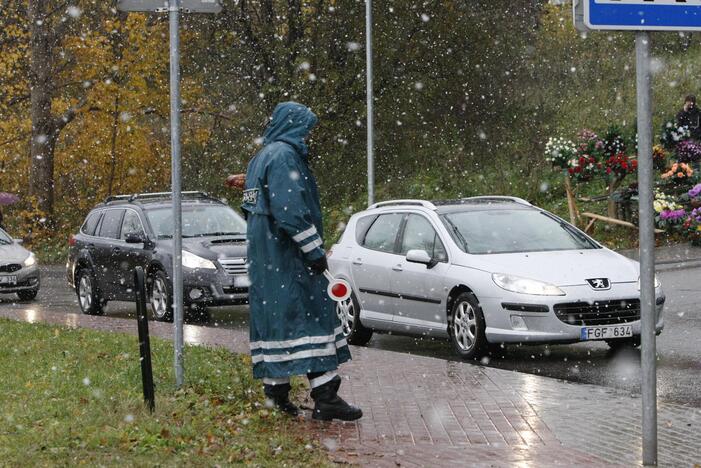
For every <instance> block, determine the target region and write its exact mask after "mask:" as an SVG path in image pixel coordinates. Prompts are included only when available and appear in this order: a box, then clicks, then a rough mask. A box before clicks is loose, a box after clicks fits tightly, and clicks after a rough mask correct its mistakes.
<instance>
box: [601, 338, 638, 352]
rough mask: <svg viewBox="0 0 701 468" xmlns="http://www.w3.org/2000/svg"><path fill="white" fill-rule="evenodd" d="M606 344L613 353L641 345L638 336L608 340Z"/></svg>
mask: <svg viewBox="0 0 701 468" xmlns="http://www.w3.org/2000/svg"><path fill="white" fill-rule="evenodd" d="M606 344H607V345H609V348H611V349H613V350H614V351H617V350H619V349H624V348H631V349H632V348H639V347H640V344H641V341H640V335H635V336H632V337H630V338H619V339H617V340H608V341H606Z"/></svg>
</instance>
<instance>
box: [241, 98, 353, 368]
mask: <svg viewBox="0 0 701 468" xmlns="http://www.w3.org/2000/svg"><path fill="white" fill-rule="evenodd" d="M316 123H317V117H316V116H315V115H314V113H313V112H312V111H311V110H310V109H309V108H307V107H305V106H302V105H300V104H297V103H294V102H286V103H282V104H279V105H278V106H277V107H276V108H275V111H274V112H273V117H272V120H271V122H270V123H269V124H268V127H267V129H266V131H265V134H264V140H263V144H264V147H263V149H262V150H261V151H260V152H259V153H258V154H257V155H256V156H255V157H254V158H253V159H252V160H251V162H250V163H249V165H248V171H247V174H246V187H245V190H244V197H243V205H242V208H243V210H244V212H245V213H246V215H247V219H248V234H247V237H248V274H249V276H250V279H251V283H252V284H251V288H250V291H249V295H250V314H251V319H250V322H251V330H250V337H251V358H252V360H253V375H254V376H255V377H256V378H259V379H260V378H282V377H288V376H291V375H301V374H307V373H309V372H326V371H331V370H334V369H336V368H337V367H338V365H339V364H340V363H342V362H345V361H347V360H349V359H350V351H349V349H348V344H347V343H346V340H345V339H344V337H343V335H342V333H341V324H340V321H339V319H338V317H337V315H336V313H335V310H334V304H333V302H332V301H331V299H330V298H329V297H328V295H327V293H326V288H327V285H328V281H327V280H326V279H325V278H324V277H323V276H322V275H315V274H313V273H311V272H310V271H309V269H308V268H307V267H308V265H309V264H310V263H311V262H313V261H314V260H317V259H319V258H321V257H322V256H323V255H325V252H324V249H323V241H322V235H323V231H322V222H321V208H320V203H319V193H318V189H317V185H316V180H315V178H314V175H313V174H312V173H311V171H310V170H309V167H308V165H307V155H308V149H307V146H306V145H305V143H304V139H305V138H306V136H307V135H308V134H309V131H310V130H311V129H312V128H313V127H314V125H316Z"/></svg>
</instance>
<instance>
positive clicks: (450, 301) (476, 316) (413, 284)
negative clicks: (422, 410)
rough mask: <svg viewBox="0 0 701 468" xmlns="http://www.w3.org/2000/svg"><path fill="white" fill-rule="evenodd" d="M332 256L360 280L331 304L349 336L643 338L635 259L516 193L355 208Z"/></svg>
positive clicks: (464, 344)
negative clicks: (345, 296)
mask: <svg viewBox="0 0 701 468" xmlns="http://www.w3.org/2000/svg"><path fill="white" fill-rule="evenodd" d="M329 265H330V269H331V272H332V273H333V274H334V275H335V276H336V277H338V278H342V279H344V280H346V281H348V282H349V283H350V284H351V286H352V289H353V294H352V296H351V297H350V299H348V300H347V301H345V302H341V303H339V304H338V305H337V309H336V311H337V313H338V316H339V317H340V319H341V322H342V324H343V327H344V332H345V333H346V335H347V336H348V341H349V342H351V343H354V344H365V343H367V342H368V341H369V340H370V338H371V336H372V334H373V332H384V333H394V334H406V335H418V336H435V337H448V338H449V339H450V341H451V342H452V344H453V347H454V349H455V351H456V352H457V353H458V355H460V356H461V357H463V358H465V359H474V358H478V357H480V356H482V355H484V354H485V353H486V352H487V351H488V350H489V348H490V345H501V344H509V343H534V344H535V343H573V342H578V341H589V340H601V341H606V342H607V343H608V344H609V345H610V346H611V347H620V346H624V345H627V346H638V345H639V344H640V333H641V328H640V288H639V265H638V263H637V262H635V261H633V260H630V259H628V258H626V257H624V256H622V255H620V254H618V253H616V252H613V251H611V250H609V249H607V248H605V247H603V246H602V245H601V244H599V243H598V242H596V241H595V240H594V239H592V238H591V237H589V236H587V235H586V234H584V233H583V232H582V231H580V230H579V229H577V228H575V227H573V226H572V225H570V224H569V223H567V222H565V221H564V220H562V219H560V218H558V217H557V216H555V215H553V214H551V213H549V212H547V211H545V210H542V209H540V208H537V207H535V206H533V205H531V204H530V203H528V202H526V201H524V200H521V199H519V198H514V197H473V198H466V199H461V200H449V201H440V202H429V201H425V200H395V201H388V202H382V203H376V204H375V205H373V206H371V207H370V208H368V209H367V210H365V211H362V212H360V213H357V214H355V215H353V216H352V217H351V219H350V221H349V222H348V224H347V226H346V230H345V232H344V233H343V236H342V237H341V239H340V240H339V242H338V243H337V244H336V245H334V246H333V247H332V249H331V252H330V254H329ZM655 282H656V291H655V297H656V307H655V315H656V317H655V321H656V330H657V333H658V334H659V333H660V332H661V331H662V329H663V327H664V323H663V318H662V310H663V307H664V302H665V296H664V293H663V291H662V288H661V286H660V284H659V283H658V282H657V280H655Z"/></svg>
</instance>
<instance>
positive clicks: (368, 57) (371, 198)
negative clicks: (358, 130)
mask: <svg viewBox="0 0 701 468" xmlns="http://www.w3.org/2000/svg"><path fill="white" fill-rule="evenodd" d="M365 63H366V65H365V67H366V82H367V113H368V115H367V119H368V206H370V205H372V204H373V203H375V142H374V140H375V135H374V130H375V129H374V128H373V126H374V121H373V107H374V106H373V104H374V102H373V99H374V97H373V83H372V0H365Z"/></svg>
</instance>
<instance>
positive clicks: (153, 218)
mask: <svg viewBox="0 0 701 468" xmlns="http://www.w3.org/2000/svg"><path fill="white" fill-rule="evenodd" d="M146 217H147V218H148V220H149V223H151V227H152V228H153V232H154V234H156V236H157V237H158V238H159V239H168V238H171V237H173V210H172V208H170V207H168V208H154V209H149V210H146ZM182 226H183V237H207V236H226V235H229V236H232V235H240V234H245V233H246V221H245V220H244V219H243V218H242V217H241V216H240V215H239V214H238V213H236V212H235V211H234V210H232V209H231V208H229V207H228V206H221V205H208V206H183V223H182Z"/></svg>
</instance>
